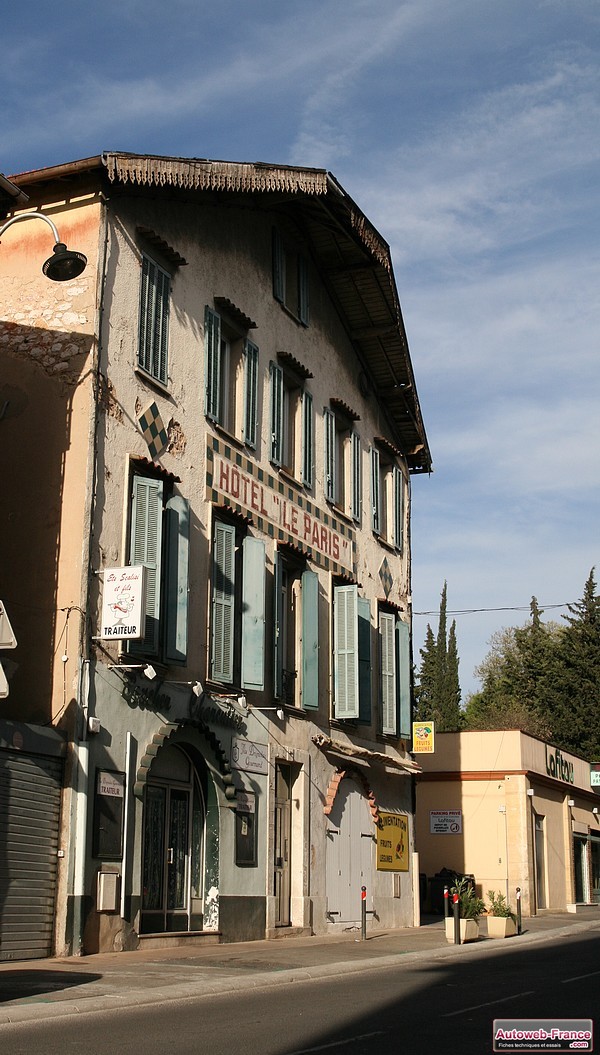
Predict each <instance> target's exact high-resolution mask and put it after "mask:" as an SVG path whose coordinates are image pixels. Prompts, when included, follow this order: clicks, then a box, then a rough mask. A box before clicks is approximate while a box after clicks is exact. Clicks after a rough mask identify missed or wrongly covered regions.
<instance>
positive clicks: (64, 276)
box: [0, 212, 87, 282]
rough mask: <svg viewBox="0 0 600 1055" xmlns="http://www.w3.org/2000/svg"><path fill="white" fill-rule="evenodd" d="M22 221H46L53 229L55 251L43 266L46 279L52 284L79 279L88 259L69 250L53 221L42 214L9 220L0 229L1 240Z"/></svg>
mask: <svg viewBox="0 0 600 1055" xmlns="http://www.w3.org/2000/svg"><path fill="white" fill-rule="evenodd" d="M21 220H44V222H45V223H47V224H48V226H49V227H51V228H52V234H53V235H54V249H53V253H52V256H51V257H49V258H48V260H46V261H45V263H44V264H42V271H43V272H44V274H45V276H46V278H49V279H51V280H52V282H68V281H69V280H70V279H72V278H77V276H78V275H80V274H81V273H82V271H83V270H84V268H85V266H86V264H87V257H86V256H84V255H83V253H77V252H75V250H73V249H67V247H66V245H65V243H64V242H61V240H60V238H59V234H58V231H57V229H56V226H55V225H54V224H53V222H52V220H51V219H50V218H49V217H48V216H45V215H44V213H42V212H22V213H19V215H18V216H13V217H12V219H10V220H7V221H6V223H5V224H4V225H3V226H2V227H0V238H1V237H2V235H3V234H4V232H5V231H7V230H8V228H9V227H11V226H12V224H13V223H19V222H20V221H21Z"/></svg>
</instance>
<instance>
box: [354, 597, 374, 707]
mask: <svg viewBox="0 0 600 1055" xmlns="http://www.w3.org/2000/svg"><path fill="white" fill-rule="evenodd" d="M357 604H358V717H359V721H361V722H370V721H371V605H370V604H369V601H368V598H366V597H359V598H358V600H357Z"/></svg>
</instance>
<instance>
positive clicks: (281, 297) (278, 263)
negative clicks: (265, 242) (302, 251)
mask: <svg viewBox="0 0 600 1055" xmlns="http://www.w3.org/2000/svg"><path fill="white" fill-rule="evenodd" d="M273 296H274V297H275V300H278V301H279V302H280V303H281V304H284V303H285V252H284V249H283V241H282V239H281V235H280V233H279V231H278V230H277V228H276V227H274V228H273Z"/></svg>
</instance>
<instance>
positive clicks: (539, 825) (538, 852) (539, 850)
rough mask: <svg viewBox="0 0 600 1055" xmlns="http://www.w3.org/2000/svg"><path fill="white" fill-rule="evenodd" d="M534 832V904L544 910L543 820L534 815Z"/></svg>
mask: <svg viewBox="0 0 600 1055" xmlns="http://www.w3.org/2000/svg"><path fill="white" fill-rule="evenodd" d="M534 832H535V904H536V911H537V909H541V908H546V858H545V849H544V818H543V817H542V816H541V815H540V814H539V813H535V814H534Z"/></svg>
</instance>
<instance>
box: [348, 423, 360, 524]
mask: <svg viewBox="0 0 600 1055" xmlns="http://www.w3.org/2000/svg"><path fill="white" fill-rule="evenodd" d="M351 447H352V499H351V501H352V505H351V509H350V515H351V516H352V518H353V519H354V520H360V518H361V513H362V449H361V445H360V436H359V435H358V433H357V432H353V433H352V438H351Z"/></svg>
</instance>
